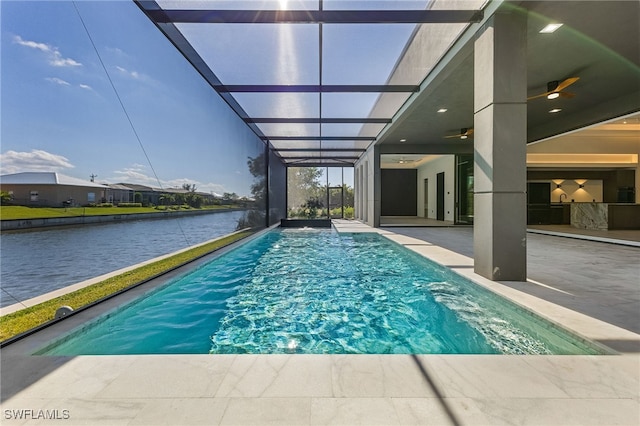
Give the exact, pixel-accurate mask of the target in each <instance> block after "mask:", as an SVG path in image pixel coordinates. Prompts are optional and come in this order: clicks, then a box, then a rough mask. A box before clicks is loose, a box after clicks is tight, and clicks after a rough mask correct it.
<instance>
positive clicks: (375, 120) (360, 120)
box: [244, 117, 391, 124]
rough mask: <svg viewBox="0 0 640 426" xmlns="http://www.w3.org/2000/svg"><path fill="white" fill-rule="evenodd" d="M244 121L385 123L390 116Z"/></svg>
mask: <svg viewBox="0 0 640 426" xmlns="http://www.w3.org/2000/svg"><path fill="white" fill-rule="evenodd" d="M244 122H245V123H292V124H297V123H312V124H334V123H337V124H348V123H372V124H376V123H378V124H386V123H391V119H390V118H324V117H311V118H252V117H247V118H245V119H244Z"/></svg>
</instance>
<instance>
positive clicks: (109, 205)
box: [85, 203, 113, 207]
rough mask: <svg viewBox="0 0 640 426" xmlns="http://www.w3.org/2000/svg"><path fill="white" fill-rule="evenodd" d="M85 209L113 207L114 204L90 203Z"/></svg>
mask: <svg viewBox="0 0 640 426" xmlns="http://www.w3.org/2000/svg"><path fill="white" fill-rule="evenodd" d="M85 207H113V203H89V204H87V205H86V206H85Z"/></svg>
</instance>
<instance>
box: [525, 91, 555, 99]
mask: <svg viewBox="0 0 640 426" xmlns="http://www.w3.org/2000/svg"><path fill="white" fill-rule="evenodd" d="M549 93H551V92H545V93H540V94H539V95H535V96H530V97H528V98H527V100H528V101H530V100H531V99H538V98H543V97H546V96H547V95H548V94H549Z"/></svg>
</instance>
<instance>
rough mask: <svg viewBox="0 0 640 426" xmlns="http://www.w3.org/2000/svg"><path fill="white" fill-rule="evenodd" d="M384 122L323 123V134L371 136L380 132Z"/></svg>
mask: <svg viewBox="0 0 640 426" xmlns="http://www.w3.org/2000/svg"><path fill="white" fill-rule="evenodd" d="M384 126H385V125H384V124H365V125H363V124H362V123H330V124H323V125H322V136H349V137H350V136H370V137H374V136H377V135H378V133H380V130H382V128H383V127H384Z"/></svg>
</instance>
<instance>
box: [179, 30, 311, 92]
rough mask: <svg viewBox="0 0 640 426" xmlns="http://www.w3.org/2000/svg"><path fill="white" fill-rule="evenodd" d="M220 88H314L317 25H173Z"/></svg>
mask: <svg viewBox="0 0 640 426" xmlns="http://www.w3.org/2000/svg"><path fill="white" fill-rule="evenodd" d="M176 26H177V27H178V29H179V30H180V31H181V32H182V34H183V35H184V36H185V37H186V38H187V39H188V40H189V42H190V43H191V45H192V46H193V47H194V48H195V49H196V51H197V52H198V54H199V55H200V56H201V57H202V59H204V61H205V62H206V63H207V65H208V66H209V67H210V68H211V70H212V71H213V72H214V74H215V75H216V76H217V77H218V79H220V81H221V82H222V84H279V85H281V84H318V83H319V76H318V69H319V65H318V49H319V47H318V32H319V30H318V25H306V24H260V25H252V24H176Z"/></svg>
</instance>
